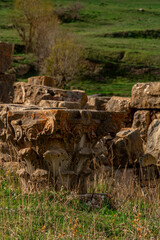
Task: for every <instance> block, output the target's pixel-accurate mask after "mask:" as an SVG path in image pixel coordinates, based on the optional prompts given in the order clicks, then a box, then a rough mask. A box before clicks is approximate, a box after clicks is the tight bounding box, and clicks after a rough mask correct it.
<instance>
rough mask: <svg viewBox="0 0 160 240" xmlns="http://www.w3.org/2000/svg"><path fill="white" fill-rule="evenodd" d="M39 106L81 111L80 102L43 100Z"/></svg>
mask: <svg viewBox="0 0 160 240" xmlns="http://www.w3.org/2000/svg"><path fill="white" fill-rule="evenodd" d="M39 106H40V107H48V108H67V109H81V105H80V103H79V102H66V101H53V100H42V101H40V103H39Z"/></svg>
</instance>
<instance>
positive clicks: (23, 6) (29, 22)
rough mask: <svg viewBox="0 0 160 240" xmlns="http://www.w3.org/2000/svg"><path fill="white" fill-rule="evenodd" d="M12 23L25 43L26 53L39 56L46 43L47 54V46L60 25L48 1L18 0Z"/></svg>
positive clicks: (44, 50)
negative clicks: (29, 52)
mask: <svg viewBox="0 0 160 240" xmlns="http://www.w3.org/2000/svg"><path fill="white" fill-rule="evenodd" d="M12 22H13V24H14V27H15V28H16V30H17V32H18V34H19V36H20V38H21V40H22V41H23V42H24V43H25V48H26V52H28V51H31V52H34V53H36V54H37V53H38V55H41V54H40V52H41V50H42V49H41V47H42V45H43V46H44V43H45V47H44V49H43V52H45V53H46V46H48V42H50V41H51V38H52V36H51V35H53V34H54V33H55V29H56V28H57V25H58V21H57V18H56V16H55V15H54V14H53V7H52V4H51V3H50V2H49V1H48V0H16V1H15V9H14V12H13V14H12ZM37 49H38V50H37ZM48 49H49V48H48ZM39 50H40V52H39ZM47 52H48V50H47ZM38 57H39V56H38Z"/></svg>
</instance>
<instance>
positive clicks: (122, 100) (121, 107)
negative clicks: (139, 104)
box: [105, 96, 131, 114]
mask: <svg viewBox="0 0 160 240" xmlns="http://www.w3.org/2000/svg"><path fill="white" fill-rule="evenodd" d="M130 102H131V99H130V98H129V97H118V96H113V97H111V99H110V100H109V101H108V102H107V103H106V104H105V110H106V111H109V112H127V113H128V114H130V112H131V109H130Z"/></svg>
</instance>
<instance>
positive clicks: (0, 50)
mask: <svg viewBox="0 0 160 240" xmlns="http://www.w3.org/2000/svg"><path fill="white" fill-rule="evenodd" d="M13 51H14V45H13V44H9V43H4V42H0V73H5V72H6V71H7V70H8V68H9V67H10V66H11V63H12V55H13Z"/></svg>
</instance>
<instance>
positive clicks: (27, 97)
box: [13, 82, 87, 108]
mask: <svg viewBox="0 0 160 240" xmlns="http://www.w3.org/2000/svg"><path fill="white" fill-rule="evenodd" d="M41 100H54V101H68V102H78V103H79V104H80V106H81V108H83V107H84V106H85V104H86V102H87V95H86V94H85V92H84V91H79V90H74V91H67V90H62V89H56V88H51V87H46V86H36V85H30V84H28V83H22V82H20V83H15V84H14V100H13V103H15V104H24V105H38V104H39V103H40V102H41Z"/></svg>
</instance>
